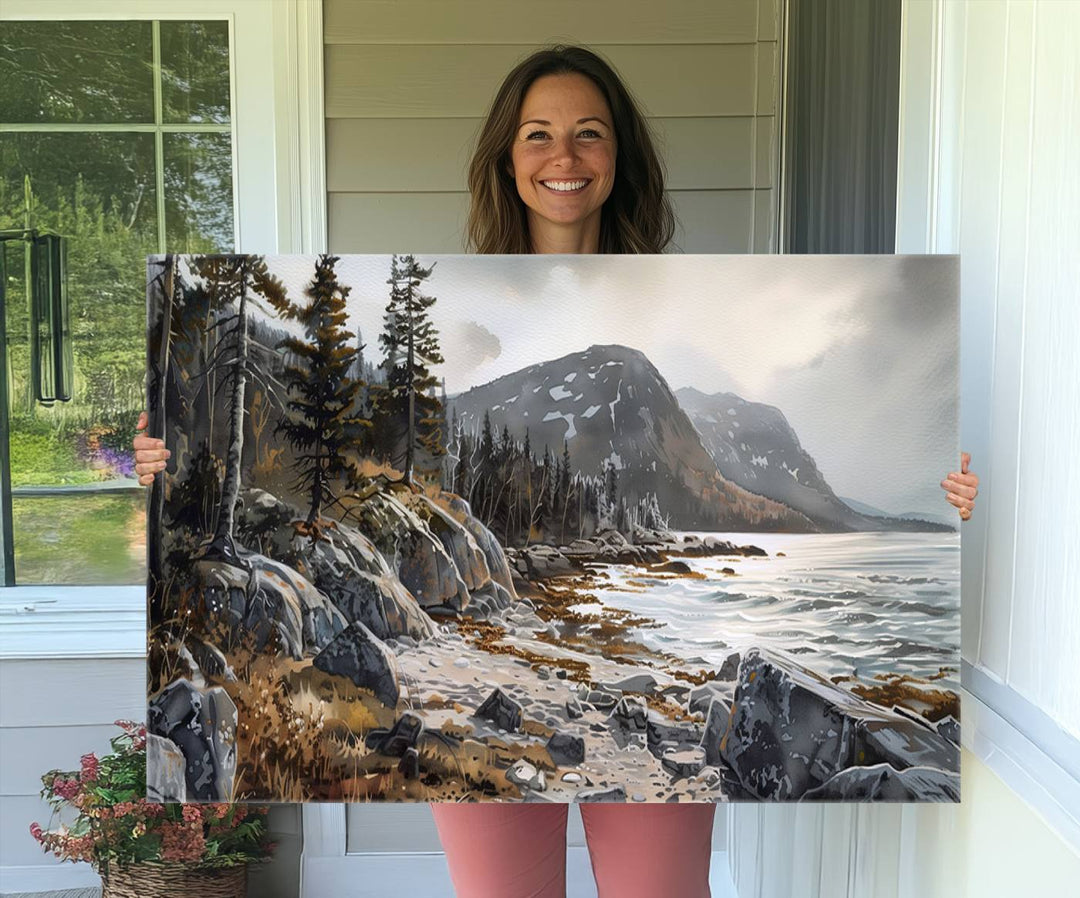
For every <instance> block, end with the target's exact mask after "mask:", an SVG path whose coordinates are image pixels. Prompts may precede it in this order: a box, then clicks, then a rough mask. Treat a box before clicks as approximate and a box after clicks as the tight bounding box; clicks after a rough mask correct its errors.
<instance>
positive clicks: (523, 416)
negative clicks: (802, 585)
mask: <svg viewBox="0 0 1080 898" xmlns="http://www.w3.org/2000/svg"><path fill="white" fill-rule="evenodd" d="M449 404H450V408H451V414H452V415H456V418H457V421H458V423H459V424H460V425H461V426H462V427H464V429H465V430H466V431H468V432H473V433H478V432H479V430H480V428H481V426H482V423H483V418H484V415H485V413H487V414H489V415H490V417H491V424H492V426H493V428H494V429H495V430H496V431H497V432H498V431H502V429H503V428H504V427H506V428H507V429H508V430H509V432H510V434H511V435H512V436H513V437H514V438H515V439H517V440H522V439H524V437H525V435H526V431H528V437H529V440H530V443H531V445H532V446H533V447H534V449H535V450H536V451H537V452H539V451H541V450H542V447H544V446H545V445H546V446H548V447H549V448H550V449H551V451H552V452H555V453H559V452H561V451H562V449H563V442H564V440H565V441H566V444H567V446H568V448H569V452H570V457H571V460H572V466H573V469H574V470H575V471H576V472H579V473H582V474H585V475H599V474H601V473H603V472H604V470H605V466H608V467H614V468H615V470H616V471H617V478H618V489H619V493H620V495H623V496H626V497H627V498H628V499H631V500H636V499H638V498H640V497H644V496H646V495H648V494H650V493H652V494H654V495H655V496H656V497H657V500H658V502H659V505H660V508H661V510H662V511H663V512H664V514H666V515H668V516H669V523H670V525H671V526H672V527H675V528H677V529H682V530H697V529H712V528H717V529H726V530H738V529H744V528H746V529H749V528H759V529H776V530H816V529H818V528H817V527H816V526H815V525H814V524H813V522H812V521H811V520H810V519H808V518H807V517H806V516H805V515H804V514H802V513H801V512H798V511H795V510H793V509H792V508H789V507H788V506H787V505H785V504H783V503H782V502H777V501H774V500H772V499H769V498H766V497H764V496H761V495H755V494H754V493H753V492H750V491H749V490H747V489H745V488H743V487H741V486H739V485H738V484H737V483H735V482H733V481H732V480H730V479H728V478H725V477H724V476H723V475H722V474H721V473H720V472H719V471H718V470H717V466H716V463H715V461H713V459H712V457H711V456H710V455H709V453H708V452H707V451H706V448H705V446H703V445H702V441H701V437H700V435H699V434H698V432H697V430H696V429H695V428H694V425H693V424H692V423H691V421H690V419H689V418H688V417H687V415H686V412H685V411H683V409H682V408H681V407H680V405H679V401H678V400H677V399H676V397H675V394H674V393H673V392H672V390H671V388H670V387H669V386H668V385H667V383H666V382H665V380H664V378H663V377H662V376H661V375H660V372H659V371H657V370H656V368H655V367H654V366H653V364H652V363H651V362H650V361H649V360H648V358H646V357H645V355H644V354H643V353H641V352H639V351H637V350H635V349H629V348H627V347H625V346H590V347H589V348H588V349H587V350H585V351H584V352H579V353H572V354H570V355H566V356H563V357H562V358H558V359H555V360H553V361H549V362H543V363H541V364H537V365H532V366H531V367H528V368H525V369H522V370H520V371H516V372H514V373H513V374H508V375H506V376H504V377H500V378H498V379H497V380H494V381H491V382H490V383H487V384H484V385H482V386H478V387H474V388H473V389H471V390H468V391H467V392H465V393H461V394H459V395H457V396H453V397H451V398H450V402H449Z"/></svg>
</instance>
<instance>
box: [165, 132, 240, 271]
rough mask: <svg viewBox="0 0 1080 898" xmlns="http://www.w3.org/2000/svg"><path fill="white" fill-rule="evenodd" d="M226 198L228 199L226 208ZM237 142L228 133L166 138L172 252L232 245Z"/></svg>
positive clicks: (167, 222)
mask: <svg viewBox="0 0 1080 898" xmlns="http://www.w3.org/2000/svg"><path fill="white" fill-rule="evenodd" d="M222 197H228V198H229V202H228V204H227V205H226V204H225V203H224V202H222ZM231 198H232V141H231V140H230V139H229V135H228V134H166V135H165V233H166V234H167V235H168V250H169V252H178V253H179V252H182V253H200V252H224V251H226V250H228V249H229V248H230V247H231V246H232V245H233V208H232V199H231Z"/></svg>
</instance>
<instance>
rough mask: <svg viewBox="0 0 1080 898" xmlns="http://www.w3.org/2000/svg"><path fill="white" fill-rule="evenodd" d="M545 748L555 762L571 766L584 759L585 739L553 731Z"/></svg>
mask: <svg viewBox="0 0 1080 898" xmlns="http://www.w3.org/2000/svg"><path fill="white" fill-rule="evenodd" d="M547 750H548V754H549V755H551V760H553V761H554V762H555V763H556V764H560V765H564V766H571V765H574V764H580V763H581V762H582V761H584V760H585V740H584V739H583V738H582V737H581V736H572V735H570V734H568V733H555V734H554V735H552V737H551V738H550V739H548V743H547Z"/></svg>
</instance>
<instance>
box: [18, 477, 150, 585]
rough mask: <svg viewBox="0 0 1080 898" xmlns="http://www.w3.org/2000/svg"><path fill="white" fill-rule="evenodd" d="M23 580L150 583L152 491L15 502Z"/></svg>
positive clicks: (19, 571)
mask: <svg viewBox="0 0 1080 898" xmlns="http://www.w3.org/2000/svg"><path fill="white" fill-rule="evenodd" d="M11 506H12V508H11V513H12V517H13V518H14V529H15V572H16V575H17V576H18V578H19V583H24V584H25V583H64V584H69V585H79V586H89V585H99V584H104V583H124V584H135V583H144V582H146V495H145V491H144V490H141V489H136V490H132V491H131V492H129V493H123V494H106V495H101V496H93V495H77V496H65V495H59V496H55V497H51V498H47V499H46V498H40V497H34V498H25V499H22V498H19V496H18V495H16V496H15V498H14V499H13V501H12V503H11Z"/></svg>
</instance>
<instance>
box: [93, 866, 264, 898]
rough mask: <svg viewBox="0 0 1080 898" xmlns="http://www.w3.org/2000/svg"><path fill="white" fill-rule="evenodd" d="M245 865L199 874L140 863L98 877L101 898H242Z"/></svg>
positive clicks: (192, 869)
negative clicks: (193, 897)
mask: <svg viewBox="0 0 1080 898" xmlns="http://www.w3.org/2000/svg"><path fill="white" fill-rule="evenodd" d="M247 873H248V868H247V865H246V864H245V865H241V866H238V867H222V868H220V869H212V870H200V869H199V868H197V867H191V866H190V865H188V864H178V863H156V862H153V861H143V862H142V863H138V864H132V865H131V866H130V867H127V868H126V869H121V868H119V867H114V868H112V869H111V870H109V872H108V873H107V874H103V875H102V877H101V898H147V896H150V895H153V896H155V898H191V896H192V895H198V896H199V898H244V896H245V895H246V893H247V878H248V877H247Z"/></svg>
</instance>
